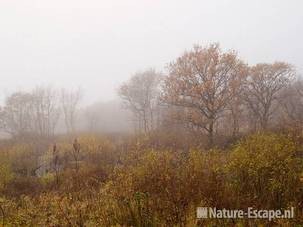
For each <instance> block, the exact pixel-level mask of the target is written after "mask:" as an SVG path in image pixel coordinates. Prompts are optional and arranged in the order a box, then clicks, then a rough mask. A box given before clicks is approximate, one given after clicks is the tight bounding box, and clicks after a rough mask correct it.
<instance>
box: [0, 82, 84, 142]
mask: <svg viewBox="0 0 303 227" xmlns="http://www.w3.org/2000/svg"><path fill="white" fill-rule="evenodd" d="M80 99H81V91H80V90H75V91H68V90H65V89H62V90H61V91H57V90H55V89H52V88H51V87H37V88H35V89H33V90H32V91H30V92H23V91H22V92H21V91H20V92H14V93H13V94H11V95H9V96H8V97H7V98H6V100H5V103H4V105H3V106H2V107H0V129H1V130H2V131H3V132H6V133H8V134H9V135H11V136H12V137H13V138H18V139H26V138H28V137H32V136H39V137H40V138H41V137H43V138H51V137H53V136H54V134H55V128H56V126H57V124H58V120H59V118H60V117H62V118H63V119H64V122H65V127H66V131H67V132H68V133H70V134H72V133H75V119H76V111H77V109H78V105H79V101H80Z"/></svg>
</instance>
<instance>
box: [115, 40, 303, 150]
mask: <svg viewBox="0 0 303 227" xmlns="http://www.w3.org/2000/svg"><path fill="white" fill-rule="evenodd" d="M119 95H120V97H121V98H122V99H123V100H124V102H125V106H126V107H128V108H129V109H130V110H131V111H132V112H133V115H134V117H135V119H136V120H137V128H138V129H139V131H141V132H144V133H149V132H151V131H152V130H154V129H155V128H156V127H161V125H163V124H164V123H165V122H164V121H166V120H167V119H169V120H172V119H174V120H176V121H177V122H178V123H182V124H183V126H185V127H186V128H189V129H190V130H192V131H198V132H201V133H203V134H206V135H207V137H208V144H209V145H210V146H212V145H213V144H214V138H215V136H216V135H219V134H223V135H230V136H233V137H236V136H238V135H239V134H241V133H246V132H255V131H266V130H269V129H272V128H275V127H288V126H289V127H292V128H293V127H295V128H298V127H301V126H302V123H303V121H302V120H303V119H302V114H303V112H302V110H303V99H302V98H303V96H302V95H303V84H302V82H301V80H300V79H298V78H297V77H296V71H295V68H294V67H293V66H292V65H290V64H288V63H285V62H274V63H259V64H256V65H253V66H249V65H248V64H246V63H245V62H244V61H243V60H241V59H240V58H239V56H238V55H237V53H236V52H235V51H233V50H231V51H226V52H224V51H222V49H221V48H220V46H219V44H217V43H215V44H211V45H208V46H205V47H203V46H194V48H193V49H192V50H190V51H187V52H185V53H184V54H183V55H182V56H180V57H178V58H177V59H176V60H175V61H173V62H171V63H170V64H169V65H168V75H165V76H163V75H162V74H161V73H158V72H156V71H155V70H147V71H145V72H140V73H137V74H135V75H134V76H133V77H131V79H130V80H129V81H127V82H125V83H124V84H123V85H122V86H121V87H120V90H119ZM155 116H156V117H155ZM176 121H174V122H176ZM165 125H166V126H167V122H166V124H165Z"/></svg>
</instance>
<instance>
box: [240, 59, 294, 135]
mask: <svg viewBox="0 0 303 227" xmlns="http://www.w3.org/2000/svg"><path fill="white" fill-rule="evenodd" d="M294 75H295V71H294V69H293V67H292V66H291V65H289V64H287V63H283V62H276V63H273V64H257V65H255V66H253V67H251V68H250V74H249V77H248V78H247V80H246V82H245V93H244V95H243V98H244V100H245V102H246V104H247V107H248V108H249V110H250V111H251V113H252V114H253V116H254V119H255V120H256V124H257V125H256V127H258V126H259V127H260V128H261V129H263V130H264V129H266V128H267V127H268V122H269V120H270V119H271V117H272V115H273V113H274V111H275V110H276V107H277V104H278V102H277V100H278V99H279V98H280V96H279V94H280V92H281V91H282V90H283V89H284V88H286V87H287V86H288V85H289V84H290V82H291V81H292V79H293V78H294Z"/></svg>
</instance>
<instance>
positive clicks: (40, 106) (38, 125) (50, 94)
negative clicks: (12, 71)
mask: <svg viewBox="0 0 303 227" xmlns="http://www.w3.org/2000/svg"><path fill="white" fill-rule="evenodd" d="M32 97H33V100H32V102H33V105H32V116H33V125H34V130H35V132H36V133H38V134H39V135H40V136H43V137H47V138H49V137H52V136H54V133H55V127H56V125H57V123H58V119H59V116H60V106H59V102H58V94H57V92H56V91H55V90H53V89H51V88H50V87H46V88H44V87H37V88H36V89H34V90H33V92H32Z"/></svg>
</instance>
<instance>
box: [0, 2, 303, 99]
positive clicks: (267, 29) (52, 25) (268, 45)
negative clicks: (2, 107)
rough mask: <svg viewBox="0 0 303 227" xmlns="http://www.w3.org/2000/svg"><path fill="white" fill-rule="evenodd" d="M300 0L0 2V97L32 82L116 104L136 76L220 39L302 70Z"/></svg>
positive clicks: (250, 55)
mask: <svg viewBox="0 0 303 227" xmlns="http://www.w3.org/2000/svg"><path fill="white" fill-rule="evenodd" d="M302 8H303V3H302V1H299V0H291V1H282V0H278V1H277V0H267V1H243V0H241V1H240V0H220V1H218V0H217V1H214V0H205V1H195V0H187V1H176V0H166V1H160V0H153V1H147V0H124V1H122V0H111V1H100V0H99V1H97V0H90V1H80V0H60V1H59V0H53V1H40V0H36V1H34V0H27V1H17V0H2V1H1V2H0V28H1V36H0V77H1V83H0V97H1V100H3V97H4V96H5V95H6V94H9V93H10V92H12V91H15V90H17V89H19V90H20V89H21V90H26V89H29V88H32V87H35V86H36V85H52V86H54V87H79V86H80V87H81V88H82V89H83V91H84V100H85V101H86V102H89V103H93V102H99V101H109V100H112V99H116V98H117V95H116V90H117V87H118V86H119V85H120V84H121V83H122V82H123V81H125V80H126V79H127V78H129V77H130V76H131V75H132V74H133V73H135V72H136V71H138V70H144V69H145V68H149V67H154V68H156V69H158V70H162V71H165V66H166V64H167V63H169V62H170V61H172V60H174V59H175V58H176V57H178V56H179V55H180V54H181V53H182V52H183V51H184V50H186V49H189V48H191V47H192V45H193V44H195V43H199V44H201V45H204V44H208V43H209V42H219V43H220V44H221V46H222V47H223V48H224V49H231V48H232V49H235V50H237V51H238V53H239V55H240V56H241V57H242V58H243V59H244V60H245V61H246V62H248V63H250V64H254V63H256V62H262V61H267V62H272V61H275V60H282V61H286V62H289V63H292V64H294V65H295V66H296V67H297V69H298V71H299V72H300V71H301V70H302V68H303V43H302V40H303V16H302Z"/></svg>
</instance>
